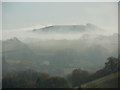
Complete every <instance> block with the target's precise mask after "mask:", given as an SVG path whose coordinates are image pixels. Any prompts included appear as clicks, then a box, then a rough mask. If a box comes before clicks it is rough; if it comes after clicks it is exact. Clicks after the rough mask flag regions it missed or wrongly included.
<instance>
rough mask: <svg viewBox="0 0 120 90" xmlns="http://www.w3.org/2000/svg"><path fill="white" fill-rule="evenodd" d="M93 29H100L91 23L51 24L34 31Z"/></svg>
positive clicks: (68, 31) (69, 31)
mask: <svg viewBox="0 0 120 90" xmlns="http://www.w3.org/2000/svg"><path fill="white" fill-rule="evenodd" d="M89 30H90V31H91V30H92V31H93V30H102V29H101V28H99V27H97V26H96V25H93V24H86V25H52V26H46V27H43V28H40V29H34V30H33V31H34V32H51V33H73V32H85V31H89Z"/></svg>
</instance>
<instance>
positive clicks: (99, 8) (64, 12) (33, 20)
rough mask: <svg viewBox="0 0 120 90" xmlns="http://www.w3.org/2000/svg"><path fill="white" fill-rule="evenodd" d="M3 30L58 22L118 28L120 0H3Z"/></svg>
mask: <svg viewBox="0 0 120 90" xmlns="http://www.w3.org/2000/svg"><path fill="white" fill-rule="evenodd" d="M2 15H3V17H2V19H3V21H2V24H3V30H11V29H19V28H29V27H39V26H45V25H54V24H62V25H64V24H65V25H66V24H87V23H92V24H95V25H98V26H100V27H103V28H105V29H109V30H112V31H115V30H116V29H117V19H118V18H117V15H118V14H117V3H115V2H111V3H110V2H107V3H105V2H104V3H99V2H97V3H95V2H85V3H84V2H77V3H70V2H69V3H68V2H67V3H65V2H56V3H54V2H46V3H44V2H3V4H2Z"/></svg>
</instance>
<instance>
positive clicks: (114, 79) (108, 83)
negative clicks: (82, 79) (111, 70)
mask: <svg viewBox="0 0 120 90" xmlns="http://www.w3.org/2000/svg"><path fill="white" fill-rule="evenodd" d="M119 74H120V72H119V73H115V74H111V75H108V76H105V77H102V78H100V79H97V80H94V81H91V82H89V83H86V84H83V85H81V87H82V88H117V87H118V78H120V75H119Z"/></svg>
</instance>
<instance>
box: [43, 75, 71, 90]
mask: <svg viewBox="0 0 120 90" xmlns="http://www.w3.org/2000/svg"><path fill="white" fill-rule="evenodd" d="M45 86H46V88H72V86H71V84H70V83H69V82H68V81H67V80H66V79H65V78H63V77H51V78H49V79H47V80H46V81H45Z"/></svg>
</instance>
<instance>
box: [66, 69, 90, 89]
mask: <svg viewBox="0 0 120 90" xmlns="http://www.w3.org/2000/svg"><path fill="white" fill-rule="evenodd" d="M89 75H90V74H89V73H88V72H87V71H84V70H81V69H75V70H73V72H72V74H71V75H69V77H68V79H69V80H70V81H71V82H72V85H73V87H76V86H80V84H83V83H85V82H86V78H87V77H88V76H89Z"/></svg>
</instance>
